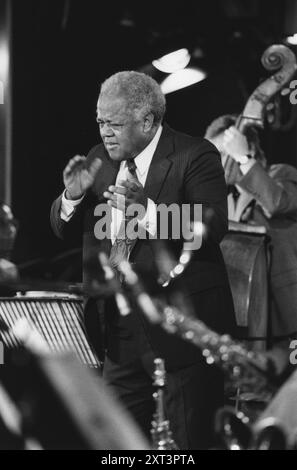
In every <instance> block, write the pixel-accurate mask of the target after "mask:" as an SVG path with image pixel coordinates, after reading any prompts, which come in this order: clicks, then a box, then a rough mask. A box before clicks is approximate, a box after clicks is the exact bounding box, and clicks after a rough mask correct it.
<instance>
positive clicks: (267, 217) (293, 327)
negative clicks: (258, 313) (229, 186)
mask: <svg viewBox="0 0 297 470" xmlns="http://www.w3.org/2000/svg"><path fill="white" fill-rule="evenodd" d="M238 184H239V186H241V188H243V189H244V190H245V191H247V192H248V193H249V194H251V195H252V196H253V197H254V204H252V205H251V206H250V207H249V208H248V209H247V210H246V212H245V213H243V216H242V218H243V220H244V221H245V222H248V223H251V224H258V225H264V226H265V227H266V228H267V232H268V235H269V236H270V237H271V245H272V252H271V270H270V289H271V294H272V305H271V312H270V315H271V323H272V325H271V326H272V333H273V334H274V336H283V335H288V334H292V333H296V332H297V170H296V168H294V167H292V166H290V165H283V164H278V165H272V166H270V167H269V168H267V169H264V168H263V167H262V166H261V165H260V164H258V163H256V164H255V165H254V166H253V167H252V168H251V170H250V171H249V172H248V173H247V174H246V175H244V176H243V177H242V179H241V180H240V181H239V183H238Z"/></svg>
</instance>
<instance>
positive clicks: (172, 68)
mask: <svg viewBox="0 0 297 470" xmlns="http://www.w3.org/2000/svg"><path fill="white" fill-rule="evenodd" d="M190 60H191V56H190V53H189V51H188V49H179V50H178V51H174V52H171V53H170V54H166V55H164V56H163V57H161V58H160V59H158V60H154V61H153V66H154V67H156V69H158V70H160V71H161V72H164V73H174V72H177V71H178V70H181V69H184V68H185V67H186V66H187V65H188V64H189V62H190Z"/></svg>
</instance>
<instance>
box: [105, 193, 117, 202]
mask: <svg viewBox="0 0 297 470" xmlns="http://www.w3.org/2000/svg"><path fill="white" fill-rule="evenodd" d="M103 196H104V197H105V199H110V200H112V201H116V196H114V195H113V194H112V193H109V192H108V191H105V193H103Z"/></svg>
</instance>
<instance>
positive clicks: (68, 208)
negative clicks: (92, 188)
mask: <svg viewBox="0 0 297 470" xmlns="http://www.w3.org/2000/svg"><path fill="white" fill-rule="evenodd" d="M84 197H85V196H82V197H81V198H80V199H77V200H75V201H71V200H70V199H66V189H65V191H64V192H63V194H62V204H61V214H60V215H61V219H62V220H64V222H69V220H70V219H71V218H72V216H73V214H74V212H75V208H76V207H77V206H79V204H80V203H81V202H82V200H83V199H84Z"/></svg>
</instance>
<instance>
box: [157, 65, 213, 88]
mask: <svg viewBox="0 0 297 470" xmlns="http://www.w3.org/2000/svg"><path fill="white" fill-rule="evenodd" d="M205 78H206V73H205V72H203V71H202V70H200V69H195V68H186V69H183V70H178V71H177V72H174V73H171V74H170V75H169V76H168V77H166V78H165V80H164V81H163V82H162V83H161V89H162V91H163V93H164V95H168V94H169V93H173V92H174V91H177V90H181V89H182V88H186V87H188V86H190V85H194V84H195V83H199V82H201V81H202V80H204V79H205Z"/></svg>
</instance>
